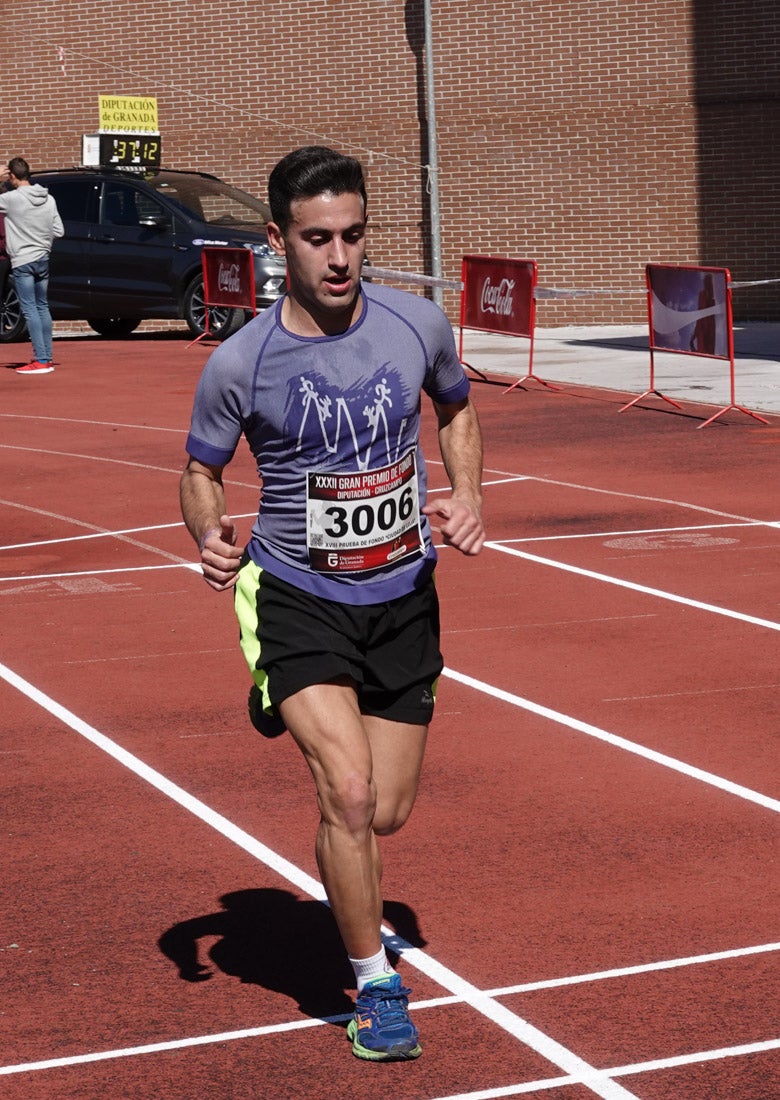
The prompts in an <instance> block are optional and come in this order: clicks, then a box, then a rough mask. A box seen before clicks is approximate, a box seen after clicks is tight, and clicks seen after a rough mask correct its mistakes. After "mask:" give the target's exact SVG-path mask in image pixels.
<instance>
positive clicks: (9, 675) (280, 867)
mask: <svg viewBox="0 0 780 1100" xmlns="http://www.w3.org/2000/svg"><path fill="white" fill-rule="evenodd" d="M0 677H2V678H3V679H5V680H6V681H7V683H9V684H10V685H11V686H12V687H14V688H16V689H17V690H18V691H20V692H22V693H23V694H24V695H25V696H27V698H29V699H30V700H32V701H33V702H35V703H37V704H38V705H39V706H41V707H43V708H44V709H45V710H47V711H49V713H51V714H52V715H53V716H54V717H56V718H59V720H60V721H61V722H63V723H64V724H65V725H66V726H69V727H70V728H71V729H72V730H74V731H75V732H76V733H78V734H80V735H81V736H82V737H84V738H85V739H86V740H88V741H90V742H91V743H92V744H93V745H95V746H96V747H97V748H99V749H101V750H102V751H103V752H105V753H107V754H108V755H109V756H111V757H112V758H113V759H114V760H116V761H118V762H119V763H120V764H122V765H123V766H124V767H126V768H127V769H128V770H129V771H131V772H133V773H134V774H135V775H137V776H139V777H140V778H141V779H144V780H145V781H146V782H147V783H149V784H150V785H151V786H152V787H154V788H155V789H156V790H158V791H160V792H162V793H163V794H164V795H166V796H167V797H168V798H170V799H171V800H172V801H174V802H177V803H178V804H179V805H180V806H182V807H183V808H184V809H186V810H189V812H190V813H191V814H193V816H195V817H197V818H199V819H200V820H201V821H204V822H205V823H206V824H208V825H209V826H210V827H211V828H213V829H215V830H216V831H217V832H219V833H221V834H222V835H223V836H224V837H226V838H227V839H229V840H231V841H232V842H233V843H234V844H236V845H237V846H238V847H240V848H243V850H244V851H246V852H249V853H250V855H253V856H254V857H255V858H256V859H258V860H260V862H262V863H264V864H265V865H266V866H267V867H269V868H270V869H271V870H272V871H274V872H275V873H276V874H278V875H280V877H282V878H285V879H287V881H288V882H291V883H292V884H293V885H294V886H296V887H297V888H298V889H299V890H301V891H302V892H304V893H307V894H309V896H310V897H313V898H315V899H317V900H319V901H324V900H325V891H324V890H323V887H322V885H321V884H320V883H319V882H318V881H317V880H316V879H314V878H312V877H311V876H310V875H308V874H306V873H305V872H304V871H302V870H301V869H300V868H299V867H296V866H295V864H293V863H291V862H289V860H286V859H284V858H283V857H282V856H280V855H279V854H278V853H276V852H274V851H272V850H271V849H270V848H268V847H266V845H264V844H261V843H260V841H258V840H256V839H255V838H254V837H253V836H251V835H250V834H249V833H247V832H245V831H244V830H243V829H240V828H239V827H238V826H237V825H235V824H234V823H233V822H232V821H230V820H228V818H226V817H223V816H222V814H219V813H217V812H216V811H215V810H212V809H211V807H209V806H207V805H206V804H205V803H204V802H201V801H200V799H197V798H195V797H193V795H191V794H189V792H188V791H185V790H184V789H183V788H181V787H179V786H177V784H175V783H172V782H171V781H170V780H169V779H167V778H166V777H165V776H164V775H162V774H161V773H160V772H158V771H156V770H155V769H154V768H151V767H149V765H148V764H145V763H144V762H143V761H142V760H139V759H138V757H136V756H133V754H132V753H130V752H128V751H127V750H126V749H123V748H122V747H121V746H120V745H117V744H116V742H114V741H112V740H111V739H110V738H108V737H106V736H105V734H102V733H100V732H99V731H98V730H96V729H95V728H94V727H93V726H90V725H89V724H88V723H86V722H84V721H83V720H82V719H81V718H79V717H78V716H77V715H75V714H73V713H72V712H71V711H69V710H67V709H66V708H65V707H63V706H61V705H60V704H59V703H57V702H56V701H55V700H53V699H51V698H50V697H49V696H47V695H45V694H44V693H43V692H42V691H40V690H39V689H38V688H36V687H34V686H33V685H32V684H30V683H29V682H28V681H26V680H24V679H23V678H22V677H21V676H19V675H17V674H16V673H15V672H13V671H12V670H11V669H9V668H8V667H7V666H5V665H3V664H0ZM382 931H383V933H384V935H385V937H387V938H388V942H391V943H392V946H394V947H395V949H396V950H399V949H400V950H401V951H402V953H403V956H404V959H405V960H406V961H408V962H409V963H411V965H413V966H414V967H416V968H417V969H418V970H419V971H420V972H421V973H423V974H426V975H427V976H428V977H430V978H432V979H433V980H434V981H436V982H438V984H439V985H441V986H442V988H444V989H447V990H449V992H450V993H454V994H456V995H457V996H459V997H460V998H461V999H462V1000H463V1001H465V1002H466V1003H467V1004H469V1005H470V1006H471V1007H472V1008H474V1009H475V1010H476V1011H477V1012H479V1013H481V1014H482V1015H483V1016H485V1017H486V1018H487V1019H489V1020H491V1021H492V1022H493V1023H495V1024H497V1025H498V1026H499V1027H501V1028H503V1029H504V1030H505V1031H507V1032H508V1033H509V1034H510V1035H513V1036H514V1037H515V1038H517V1039H519V1040H520V1042H522V1043H525V1044H526V1045H527V1046H529V1047H530V1048H531V1049H532V1050H535V1051H536V1052H537V1053H539V1054H541V1055H542V1056H543V1057H545V1058H547V1060H548V1061H549V1062H551V1063H552V1064H553V1065H557V1066H559V1067H560V1068H561V1069H562V1070H564V1071H565V1072H566V1073H567V1074H569V1075H570V1076H572V1077H573V1078H574V1079H576V1080H578V1081H580V1080H583V1079H584V1078H585V1077H587V1079H588V1088H590V1090H591V1091H592V1092H594V1093H595V1094H596V1095H597V1096H600V1097H601V1098H602V1100H637V1097H635V1096H634V1094H633V1093H631V1092H629V1091H628V1090H627V1089H625V1088H623V1086H622V1085H619V1084H618V1083H617V1082H615V1081H612V1080H611V1079H610V1078H609V1076H608V1075H606V1074H603V1073H600V1072H599V1071H598V1070H595V1069H594V1068H593V1067H592V1066H590V1065H589V1064H588V1063H587V1062H585V1061H584V1059H582V1058H579V1057H578V1056H577V1055H576V1054H574V1053H573V1052H572V1051H570V1050H568V1049H567V1048H566V1047H564V1046H563V1045H562V1044H561V1043H558V1042H556V1040H555V1039H552V1038H551V1037H550V1036H549V1035H546V1034H545V1033H544V1032H542V1031H540V1030H539V1029H538V1028H536V1027H534V1026H533V1025H532V1024H530V1023H528V1022H527V1021H526V1020H524V1019H522V1018H521V1017H520V1016H518V1015H516V1014H515V1013H514V1012H511V1011H510V1010H509V1009H508V1008H506V1007H505V1006H504V1005H502V1004H498V1003H497V1002H496V1001H494V1000H493V999H492V998H490V997H488V996H487V995H486V994H485V993H483V992H482V991H481V990H479V989H477V988H476V986H473V985H472V984H471V983H470V982H467V981H465V980H464V979H463V978H461V977H460V976H459V975H458V974H455V972H454V971H452V970H450V969H448V968H447V967H445V966H443V965H442V964H441V963H438V962H437V961H436V960H435V959H434V958H432V957H431V956H430V955H427V954H426V953H425V952H424V951H422V950H420V949H419V948H416V947H412V946H411V945H409V944H407V943H406V942H405V941H403V940H402V939H401V938H400V937H399V936H397V935H396V934H395V933H393V932H392V930H391V929H388V928H384V927H383V929H382Z"/></svg>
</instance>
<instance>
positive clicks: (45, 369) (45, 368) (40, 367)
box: [15, 359, 54, 374]
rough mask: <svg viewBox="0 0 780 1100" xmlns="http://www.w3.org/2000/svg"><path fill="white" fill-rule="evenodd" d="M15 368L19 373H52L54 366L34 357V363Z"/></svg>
mask: <svg viewBox="0 0 780 1100" xmlns="http://www.w3.org/2000/svg"><path fill="white" fill-rule="evenodd" d="M15 370H16V373H17V374H51V372H52V371H53V370H54V367H53V366H52V365H51V363H39V362H38V360H37V359H33V361H32V363H27V364H26V365H25V366H23V367H16V368H15Z"/></svg>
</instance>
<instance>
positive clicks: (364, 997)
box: [347, 974, 422, 1062]
mask: <svg viewBox="0 0 780 1100" xmlns="http://www.w3.org/2000/svg"><path fill="white" fill-rule="evenodd" d="M410 993H411V990H410V989H406V988H405V987H404V986H402V985H401V975H400V974H387V975H385V976H383V977H381V978H374V979H373V981H370V982H368V983H367V984H366V985H365V986H364V987H363V989H362V991H361V992H360V993H359V994H358V998H357V1001H356V1003H355V1015H354V1016H353V1017H352V1019H351V1020H350V1021H349V1024H348V1025H347V1038H348V1039H350V1040H351V1041H352V1053H353V1054H355V1055H357V1057H358V1058H367V1059H368V1060H369V1061H371V1062H397V1061H406V1060H408V1059H411V1058H419V1057H420V1055H421V1054H422V1047H421V1046H420V1043H419V1041H418V1037H417V1028H416V1027H415V1026H414V1024H413V1023H412V1021H411V1020H410V1019H409V994H410Z"/></svg>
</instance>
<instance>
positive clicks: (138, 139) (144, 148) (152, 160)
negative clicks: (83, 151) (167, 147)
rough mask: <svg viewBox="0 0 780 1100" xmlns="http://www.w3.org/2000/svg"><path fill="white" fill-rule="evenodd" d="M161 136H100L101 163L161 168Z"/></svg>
mask: <svg viewBox="0 0 780 1100" xmlns="http://www.w3.org/2000/svg"><path fill="white" fill-rule="evenodd" d="M161 150H162V141H161V138H160V135H159V134H100V163H101V164H116V165H121V166H131V165H138V166H143V167H145V168H159V167H160V154H161Z"/></svg>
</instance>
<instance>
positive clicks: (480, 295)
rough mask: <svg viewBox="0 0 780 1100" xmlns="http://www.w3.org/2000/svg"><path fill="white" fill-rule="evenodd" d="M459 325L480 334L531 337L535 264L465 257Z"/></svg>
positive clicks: (528, 261)
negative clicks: (499, 333) (473, 329)
mask: <svg viewBox="0 0 780 1100" xmlns="http://www.w3.org/2000/svg"><path fill="white" fill-rule="evenodd" d="M462 272H463V273H462V280H463V291H462V295H461V308H460V323H461V326H463V327H465V328H475V329H481V330H482V331H483V332H504V333H507V334H509V335H511V336H532V335H533V327H534V312H535V311H534V304H535V303H534V287H535V286H536V262H535V261H534V260H508V259H504V258H502V257H500V256H464V257H463V266H462Z"/></svg>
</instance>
